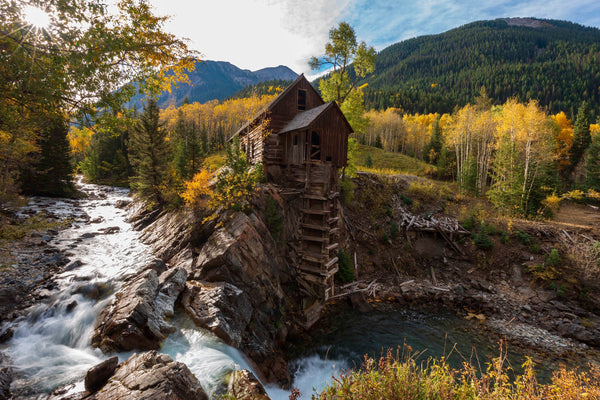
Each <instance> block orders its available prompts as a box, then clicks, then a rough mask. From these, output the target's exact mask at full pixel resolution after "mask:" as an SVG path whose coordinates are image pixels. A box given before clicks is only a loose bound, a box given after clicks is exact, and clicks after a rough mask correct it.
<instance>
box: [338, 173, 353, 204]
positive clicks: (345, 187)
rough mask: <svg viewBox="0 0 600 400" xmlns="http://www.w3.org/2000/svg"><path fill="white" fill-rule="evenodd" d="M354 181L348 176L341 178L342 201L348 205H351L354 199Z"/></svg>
mask: <svg viewBox="0 0 600 400" xmlns="http://www.w3.org/2000/svg"><path fill="white" fill-rule="evenodd" d="M354 187H355V185H354V183H353V182H352V180H351V179H350V178H348V177H347V176H346V177H344V179H341V180H340V192H341V194H342V201H343V202H344V204H346V205H350V203H352V201H353V200H354Z"/></svg>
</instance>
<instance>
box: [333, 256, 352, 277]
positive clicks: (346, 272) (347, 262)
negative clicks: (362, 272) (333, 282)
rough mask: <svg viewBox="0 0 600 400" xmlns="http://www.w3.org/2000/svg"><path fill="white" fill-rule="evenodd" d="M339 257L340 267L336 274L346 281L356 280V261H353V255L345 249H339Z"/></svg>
mask: <svg viewBox="0 0 600 400" xmlns="http://www.w3.org/2000/svg"><path fill="white" fill-rule="evenodd" d="M337 258H338V267H339V269H338V272H337V273H336V274H335V276H337V277H338V279H339V280H340V281H342V282H344V283H346V282H352V281H353V280H354V262H352V257H350V254H348V253H346V252H345V251H343V250H338V253H337Z"/></svg>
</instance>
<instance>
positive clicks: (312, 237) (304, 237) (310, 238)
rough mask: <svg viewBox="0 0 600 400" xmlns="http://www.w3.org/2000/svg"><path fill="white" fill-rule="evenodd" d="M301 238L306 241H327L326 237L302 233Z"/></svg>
mask: <svg viewBox="0 0 600 400" xmlns="http://www.w3.org/2000/svg"><path fill="white" fill-rule="evenodd" d="M302 240H305V241H307V242H329V238H328V237H317V236H304V235H302Z"/></svg>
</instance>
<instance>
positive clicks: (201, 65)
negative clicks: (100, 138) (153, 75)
mask: <svg viewBox="0 0 600 400" xmlns="http://www.w3.org/2000/svg"><path fill="white" fill-rule="evenodd" d="M188 77H189V79H190V83H189V84H187V83H180V84H179V85H178V87H177V88H174V89H173V90H172V91H171V92H164V93H163V94H162V95H161V96H160V97H159V98H158V105H159V106H160V108H166V107H168V106H170V105H174V106H180V105H181V104H183V102H184V100H185V99H186V98H187V99H188V101H189V102H190V103H194V102H198V103H205V102H207V101H210V100H225V99H226V98H228V97H230V96H232V95H233V94H235V93H236V92H238V91H239V90H241V89H243V88H245V87H247V86H251V85H255V84H257V83H260V82H263V81H271V80H285V81H290V80H294V79H296V78H297V77H298V74H296V73H295V72H294V71H292V70H291V69H289V68H288V67H286V66H283V65H280V66H278V67H269V68H263V69H260V70H258V71H249V70H247V69H240V68H238V67H236V66H235V65H233V64H231V63H228V62H224V61H210V60H206V61H199V62H197V63H196V69H195V70H194V71H190V72H188ZM141 98H142V96H137V97H136V98H134V99H133V100H132V103H131V104H137V106H138V107H140V108H141Z"/></svg>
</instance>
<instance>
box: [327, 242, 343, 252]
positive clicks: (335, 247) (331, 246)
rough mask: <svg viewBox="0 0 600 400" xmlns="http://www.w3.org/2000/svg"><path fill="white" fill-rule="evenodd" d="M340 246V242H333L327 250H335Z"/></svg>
mask: <svg viewBox="0 0 600 400" xmlns="http://www.w3.org/2000/svg"><path fill="white" fill-rule="evenodd" d="M339 246H340V244H339V243H333V244H330V245H329V246H327V247H325V250H327V251H331V250H335V249H337V248H338V247H339Z"/></svg>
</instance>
